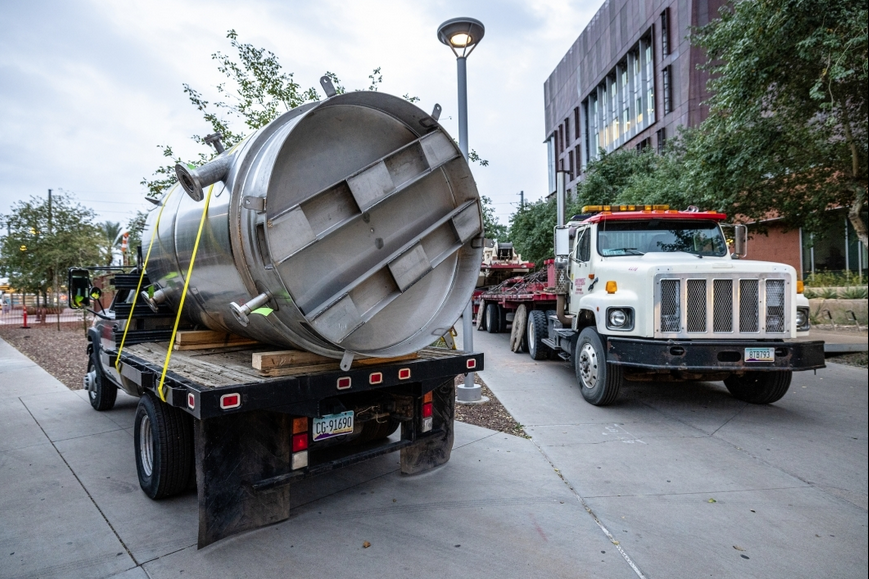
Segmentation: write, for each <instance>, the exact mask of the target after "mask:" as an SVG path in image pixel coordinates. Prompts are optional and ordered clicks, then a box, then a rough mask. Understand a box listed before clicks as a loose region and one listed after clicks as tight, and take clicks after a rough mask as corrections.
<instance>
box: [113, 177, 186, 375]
mask: <svg viewBox="0 0 869 579" xmlns="http://www.w3.org/2000/svg"><path fill="white" fill-rule="evenodd" d="M178 187H179V188H180V185H179V186H178ZM173 191H175V189H172V190H171V191H169V193H168V194H167V195H166V198H165V199H163V202H162V203H161V204H160V212H159V213H157V223H155V224H154V230H153V231H152V232H151V241H150V243H148V253H147V254H145V261H144V263H142V271H140V272H139V283H138V284H137V285H136V293H135V294H133V305H132V307H130V315H128V316H127V323H126V324H125V325H124V335H123V336H122V337H121V345H120V347H119V348H118V357H117V358H116V359H115V370H117V371H118V372H120V371H121V352H123V351H124V342H126V341H127V330H129V329H130V321H131V320H132V319H133V312H134V311H135V309H136V302H137V301H138V299H139V292H141V291H142V280H143V279H144V278H145V271H146V270H147V269H148V258H150V257H151V248H152V247H154V238H155V237H156V236H157V230H158V229H160V218H161V217H163V209H165V208H166V204H167V203H168V202H169V197H171V196H172V192H173Z"/></svg>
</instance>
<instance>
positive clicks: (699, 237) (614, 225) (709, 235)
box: [597, 219, 727, 257]
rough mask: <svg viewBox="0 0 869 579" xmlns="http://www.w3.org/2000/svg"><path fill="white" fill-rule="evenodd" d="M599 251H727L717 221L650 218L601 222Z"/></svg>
mask: <svg viewBox="0 0 869 579" xmlns="http://www.w3.org/2000/svg"><path fill="white" fill-rule="evenodd" d="M597 251H598V253H599V254H600V255H602V256H605V257H607V256H620V255H643V254H645V253H649V252H653V251H654V252H676V251H682V252H685V253H692V254H694V255H700V256H703V255H709V256H724V255H727V244H726V242H725V241H724V236H723V235H722V234H721V228H719V227H718V224H717V223H716V222H714V221H711V220H710V221H704V220H697V219H691V220H688V219H686V220H684V221H680V220H677V219H666V220H665V219H649V220H637V221H621V220H619V221H615V220H613V221H604V222H602V223H601V224H600V225H599V226H598V234H597Z"/></svg>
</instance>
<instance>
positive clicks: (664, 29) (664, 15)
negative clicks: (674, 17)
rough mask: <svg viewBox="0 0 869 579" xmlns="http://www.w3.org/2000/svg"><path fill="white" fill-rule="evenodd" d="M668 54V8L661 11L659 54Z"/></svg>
mask: <svg viewBox="0 0 869 579" xmlns="http://www.w3.org/2000/svg"><path fill="white" fill-rule="evenodd" d="M669 55H670V9H669V8H664V11H663V12H661V56H662V57H663V56H669Z"/></svg>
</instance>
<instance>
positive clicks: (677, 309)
mask: <svg viewBox="0 0 869 579" xmlns="http://www.w3.org/2000/svg"><path fill="white" fill-rule="evenodd" d="M742 275H744V274H742ZM689 276H690V277H689ZM789 280H791V278H790V277H789V275H788V274H787V273H785V272H769V273H765V274H760V275H758V277H755V278H746V277H741V275H740V274H723V275H722V274H720V273H718V272H715V273H710V274H709V275H707V276H705V277H699V276H698V275H697V274H694V275H691V274H686V275H685V276H684V277H678V274H677V275H676V276H674V274H667V273H661V274H659V275H657V276H656V277H655V282H656V288H655V290H656V291H655V316H656V322H657V323H656V324H655V333H656V335H657V336H658V337H666V338H678V337H684V338H693V339H696V338H698V337H705V338H710V339H712V338H718V339H722V338H724V339H727V338H728V337H732V338H736V337H739V336H740V335H746V336H747V335H751V337H752V338H753V339H757V338H763V337H765V336H767V335H769V336H770V337H776V338H780V337H781V334H785V333H787V332H788V331H789V325H788V324H789V321H788V320H789V313H788V312H789V311H790V308H791V307H792V305H793V304H791V300H792V299H793V298H792V297H791V294H789V293H788V291H789V289H790V288H791V286H790V285H789V283H792V281H789Z"/></svg>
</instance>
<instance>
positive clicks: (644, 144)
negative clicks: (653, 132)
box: [637, 137, 652, 153]
mask: <svg viewBox="0 0 869 579" xmlns="http://www.w3.org/2000/svg"><path fill="white" fill-rule="evenodd" d="M651 145H652V139H651V137H646V138H645V139H643V140H642V141H640V142H639V143H637V152H638V153H640V152H642V151H645V150H646V149H648V148H649V147H650V146H651Z"/></svg>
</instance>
